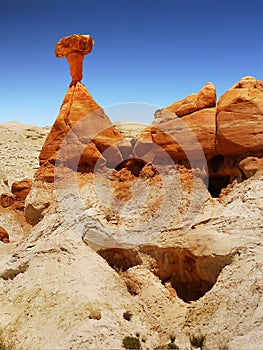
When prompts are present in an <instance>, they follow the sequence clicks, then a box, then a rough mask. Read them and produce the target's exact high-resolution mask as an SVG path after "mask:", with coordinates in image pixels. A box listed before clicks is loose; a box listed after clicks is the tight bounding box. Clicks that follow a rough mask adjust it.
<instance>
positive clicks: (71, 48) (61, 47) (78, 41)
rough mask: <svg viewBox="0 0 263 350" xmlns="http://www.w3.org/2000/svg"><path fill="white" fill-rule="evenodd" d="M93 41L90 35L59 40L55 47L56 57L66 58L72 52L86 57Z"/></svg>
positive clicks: (76, 35)
mask: <svg viewBox="0 0 263 350" xmlns="http://www.w3.org/2000/svg"><path fill="white" fill-rule="evenodd" d="M93 45H94V40H92V37H91V36H90V35H85V34H73V35H70V36H66V37H65V38H62V39H60V40H59V42H58V43H57V45H56V51H55V53H56V56H57V57H58V58H62V57H67V56H68V55H69V54H71V53H73V52H78V53H80V54H82V55H83V56H84V55H87V54H88V53H90V52H91V50H92V46H93Z"/></svg>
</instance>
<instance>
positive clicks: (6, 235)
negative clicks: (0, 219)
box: [0, 226, 10, 243]
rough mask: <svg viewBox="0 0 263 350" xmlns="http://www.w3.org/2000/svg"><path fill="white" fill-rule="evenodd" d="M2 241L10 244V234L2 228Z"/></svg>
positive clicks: (0, 236) (0, 228) (0, 232)
mask: <svg viewBox="0 0 263 350" xmlns="http://www.w3.org/2000/svg"><path fill="white" fill-rule="evenodd" d="M0 241H2V242H3V243H9V242H10V241H9V234H8V233H7V231H6V230H5V229H4V228H3V227H1V226H0Z"/></svg>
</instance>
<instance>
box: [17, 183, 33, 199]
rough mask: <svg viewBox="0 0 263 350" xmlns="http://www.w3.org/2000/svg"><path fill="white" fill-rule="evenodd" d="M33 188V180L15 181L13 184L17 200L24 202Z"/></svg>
mask: <svg viewBox="0 0 263 350" xmlns="http://www.w3.org/2000/svg"><path fill="white" fill-rule="evenodd" d="M31 187H32V180H31V179H24V180H20V181H15V182H14V183H13V184H12V193H13V195H14V196H15V198H16V200H18V201H24V200H25V199H26V196H27V195H28V193H29V191H30V190H31Z"/></svg>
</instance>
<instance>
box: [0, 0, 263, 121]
mask: <svg viewBox="0 0 263 350" xmlns="http://www.w3.org/2000/svg"><path fill="white" fill-rule="evenodd" d="M0 28H1V36H0V47H1V51H0V53H1V56H0V62H1V80H0V96H1V108H0V122H1V123H2V122H5V121H10V120H17V121H20V122H24V123H31V124H36V125H43V126H44V125H51V124H53V122H54V120H55V119H56V117H57V114H58V112H59V108H60V105H61V102H62V100H63V97H64V95H65V92H66V90H67V87H68V84H69V83H70V80H71V79H70V75H69V69H68V65H67V63H66V60H65V59H57V58H56V57H55V55H54V48H55V45H56V42H57V41H58V40H59V39H60V38H61V37H64V36H67V35H70V34H74V33H85V34H91V35H92V36H93V39H94V40H95V45H94V48H93V52H92V53H91V54H90V55H88V56H86V57H85V62H84V78H83V83H84V84H85V85H86V86H87V88H88V89H89V91H90V93H91V94H92V96H93V98H94V99H95V100H96V101H97V102H98V103H99V104H100V105H101V106H102V107H105V106H108V105H112V104H118V103H125V102H139V103H146V104H147V103H148V104H151V105H155V106H158V107H164V106H167V105H169V104H171V103H173V102H174V101H176V100H179V99H181V98H183V97H185V96H186V95H188V94H190V93H194V92H197V91H198V90H200V88H201V87H202V86H203V85H204V84H205V83H206V82H207V81H212V82H213V83H214V84H215V85H216V88H217V94H218V97H219V96H220V95H221V94H222V93H224V92H225V91H226V90H227V89H228V88H229V87H230V86H232V85H233V84H234V83H235V82H236V81H238V80H239V79H240V78H241V77H242V76H245V75H253V76H255V77H256V78H257V79H260V80H263V3H262V1H261V0H257V1H255V0H250V1H242V0H240V1H236V0H233V1H231V0H227V1H226V0H222V1H211V0H210V1H206V0H199V1H194V0H188V1H187V0H185V1H182V0H180V1H177V0H174V1H172V0H162V1H160V0H151V1H148V0H140V1H137V0H133V1H129V0H107V1H106V0H92V1H89V0H74V1H73V0H71V1H68V0H38V1H36V0H23V1H21V0H0ZM122 118H124V119H125V116H123V117H122V116H120V115H119V116H116V119H122ZM134 120H138V121H140V122H146V123H147V122H148V123H149V122H151V117H149V116H143V117H142V116H140V115H135V116H134Z"/></svg>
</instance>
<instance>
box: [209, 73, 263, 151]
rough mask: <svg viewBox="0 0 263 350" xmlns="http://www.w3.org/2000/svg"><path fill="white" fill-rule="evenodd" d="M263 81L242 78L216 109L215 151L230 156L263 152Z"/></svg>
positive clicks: (224, 96) (222, 98)
mask: <svg viewBox="0 0 263 350" xmlns="http://www.w3.org/2000/svg"><path fill="white" fill-rule="evenodd" d="M262 121H263V81H260V80H257V79H256V78H254V77H244V78H242V79H241V80H240V81H239V82H238V83H236V84H235V85H234V86H233V87H231V88H230V89H229V90H228V91H227V92H226V93H225V94H224V95H222V96H221V98H220V100H219V102H218V105H217V135H216V150H217V152H218V153H219V154H221V155H234V154H241V153H245V152H257V151H262V150H263V128H262Z"/></svg>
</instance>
